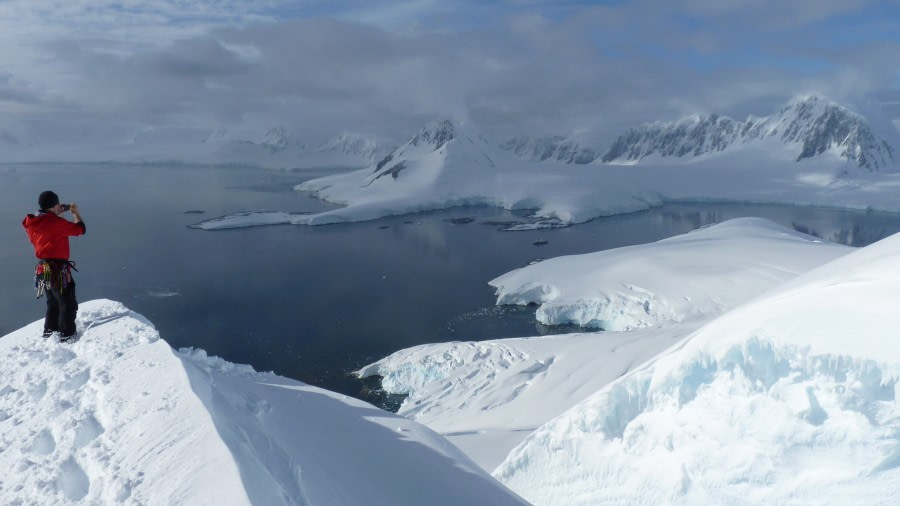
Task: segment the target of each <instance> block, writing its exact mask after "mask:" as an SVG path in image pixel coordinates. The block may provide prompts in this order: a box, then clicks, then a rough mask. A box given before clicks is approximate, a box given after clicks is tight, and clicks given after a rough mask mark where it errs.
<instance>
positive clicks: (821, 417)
mask: <svg viewBox="0 0 900 506" xmlns="http://www.w3.org/2000/svg"><path fill="white" fill-rule="evenodd" d="M898 247H900V237H897V236H894V237H891V238H888V239H885V240H883V241H881V242H879V243H876V244H874V245H872V246H869V247H867V248H864V249H862V250H859V251H856V252H854V253H851V254H849V255H846V256H844V257H841V258H839V259H837V260H835V261H833V262H830V263H828V264H825V265H823V266H822V267H820V268H818V269H814V270H812V271H810V272H809V273H806V274H804V275H801V276H799V277H798V278H796V279H794V280H793V281H790V282H787V283H785V284H784V285H782V286H780V287H778V288H776V289H774V290H772V291H771V292H769V293H768V294H766V295H765V296H762V297H760V298H758V299H756V300H754V301H752V302H750V303H748V304H746V305H743V306H741V307H739V308H737V309H735V310H733V311H731V312H729V313H726V314H725V315H723V316H721V317H719V318H717V319H716V320H714V321H712V322H711V323H709V324H707V325H705V326H703V327H702V328H700V329H699V330H697V331H696V332H695V333H693V334H692V335H691V336H689V337H688V338H687V339H685V340H684V341H682V342H681V343H680V344H679V345H678V346H675V347H673V348H672V349H671V350H670V351H668V352H666V353H664V354H662V355H660V356H659V357H658V358H656V359H655V360H653V361H651V362H650V363H648V364H646V365H644V366H642V367H641V368H640V369H638V370H635V371H633V372H631V373H629V374H628V375H626V376H624V377H623V378H621V379H619V380H617V381H615V382H613V383H612V384H610V385H608V386H606V387H605V388H603V389H602V390H600V391H599V392H598V393H596V394H595V395H593V396H592V397H590V398H589V399H587V400H585V401H584V402H582V403H580V404H578V405H577V406H575V407H573V408H572V409H571V410H569V411H568V412H566V413H564V414H563V415H561V416H559V417H558V418H556V419H554V420H552V421H550V422H549V423H547V424H546V425H544V426H543V427H541V428H540V429H538V430H536V431H535V432H534V433H533V434H532V435H531V436H529V437H528V438H527V439H526V440H525V441H524V442H523V443H522V444H521V445H520V446H519V447H517V448H516V449H515V450H513V451H512V452H511V453H510V455H509V456H508V458H507V460H506V461H505V462H504V463H503V464H502V465H501V466H500V467H499V468H498V469H497V470H496V471H495V473H494V475H495V476H497V477H498V479H500V480H501V481H503V482H504V483H506V484H507V485H509V486H510V487H511V488H513V489H514V490H516V491H517V492H519V493H520V494H521V495H522V496H523V497H525V498H526V499H528V500H529V501H530V502H533V503H535V504H559V503H566V504H589V503H591V504H596V503H598V502H600V503H602V502H617V503H640V502H650V503H673V504H698V503H703V504H706V503H713V504H758V503H767V504H771V503H799V504H848V503H861V502H862V503H866V504H892V503H894V502H896V497H898V496H900V459H898V457H897V455H898V454H900V453H898V450H897V449H898V448H900V439H898V434H900V417H898V406H897V393H898V392H897V379H898V377H900V375H898V373H900V352H898V351H897V347H896V346H895V345H894V344H895V343H894V341H895V340H896V338H897V336H898V335H900V334H898V332H897V330H896V329H897V328H898V323H900V321H898V319H900V316H897V312H896V311H892V310H890V309H889V307H891V306H894V305H895V304H896V301H897V288H898V286H900V285H898V281H897V280H898V279H900V255H898V253H897V251H898Z"/></svg>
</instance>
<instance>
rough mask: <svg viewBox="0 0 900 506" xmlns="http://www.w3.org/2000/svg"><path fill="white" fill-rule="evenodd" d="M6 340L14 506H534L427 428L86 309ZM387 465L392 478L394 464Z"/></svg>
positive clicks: (3, 448) (111, 309)
mask: <svg viewBox="0 0 900 506" xmlns="http://www.w3.org/2000/svg"><path fill="white" fill-rule="evenodd" d="M42 323H43V321H38V322H35V323H33V324H31V325H28V326H26V327H24V328H23V329H21V330H18V331H16V332H13V333H11V334H9V335H7V336H4V337H3V338H0V468H2V469H3V470H4V472H3V473H0V498H2V501H0V502H3V503H4V504H210V505H213V504H215V505H220V504H229V505H236V504H265V505H276V504H385V505H387V504H391V505H395V504H396V505H399V504H446V505H455V504H479V503H484V504H522V501H521V500H520V499H519V498H518V497H516V496H515V495H514V494H512V493H511V492H509V491H508V490H507V489H505V488H504V487H503V486H502V485H500V484H499V483H498V482H497V481H496V480H494V479H493V478H491V477H490V476H489V475H487V474H486V473H485V472H483V471H481V470H480V469H479V468H478V467H477V466H476V465H475V464H474V463H473V462H471V461H470V460H469V459H468V458H467V457H465V456H464V455H463V454H461V453H460V452H459V450H457V449H456V448H455V447H454V446H453V445H451V444H450V443H448V442H447V441H446V440H444V439H443V438H441V437H440V436H438V435H437V434H435V433H433V432H432V431H430V430H429V429H426V428H425V427H423V426H421V425H419V424H416V423H414V422H411V421H409V420H407V419H404V418H401V417H399V416H396V415H393V414H391V413H387V412H384V411H382V410H380V409H377V408H375V407H373V406H370V405H368V404H366V403H364V402H361V401H357V400H355V399H348V398H347V397H345V396H341V395H338V394H334V393H331V392H328V391H325V390H322V389H319V388H314V387H310V386H308V385H305V384H302V383H300V382H297V381H293V380H289V379H286V378H282V377H279V376H276V375H274V374H272V373H257V372H255V371H253V369H252V368H250V367H249V366H242V365H235V364H231V363H228V362H225V361H223V360H221V359H218V358H212V357H207V355H206V353H205V352H203V351H202V350H182V351H179V352H176V351H174V350H172V349H171V348H170V347H169V345H168V344H166V343H165V341H163V340H162V339H160V338H159V335H158V333H157V332H156V330H155V329H154V328H153V326H152V325H151V324H150V322H148V321H147V320H146V319H144V318H143V317H141V316H140V315H138V314H136V313H133V312H131V311H129V310H128V309H127V308H126V307H125V306H123V305H122V304H120V303H117V302H112V301H108V300H96V301H89V302H86V303H83V304H81V308H80V311H79V316H78V328H79V334H80V335H81V337H80V339H79V340H78V342H76V343H74V344H59V343H56V342H54V340H52V339H51V340H44V339H42V338H41V337H39V336H40V332H41V328H42ZM386 462H387V463H389V465H385V463H386Z"/></svg>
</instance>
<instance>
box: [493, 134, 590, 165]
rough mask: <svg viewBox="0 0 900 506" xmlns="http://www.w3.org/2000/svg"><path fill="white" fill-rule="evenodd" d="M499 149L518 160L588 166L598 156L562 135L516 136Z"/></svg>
mask: <svg viewBox="0 0 900 506" xmlns="http://www.w3.org/2000/svg"><path fill="white" fill-rule="evenodd" d="M500 147H501V148H503V149H505V150H507V151H509V152H510V153H512V154H513V155H514V156H515V157H516V158H518V159H520V160H533V161H538V162H546V161H550V162H560V163H577V164H588V163H591V162H593V161H594V160H596V159H597V158H598V157H599V156H600V153H598V152H597V151H595V150H593V149H591V148H587V147H583V146H581V145H580V144H579V143H578V141H576V140H574V139H572V138H571V137H565V136H562V135H551V136H545V137H527V136H518V137H513V138H512V139H509V140H507V141H504V142H502V143H500Z"/></svg>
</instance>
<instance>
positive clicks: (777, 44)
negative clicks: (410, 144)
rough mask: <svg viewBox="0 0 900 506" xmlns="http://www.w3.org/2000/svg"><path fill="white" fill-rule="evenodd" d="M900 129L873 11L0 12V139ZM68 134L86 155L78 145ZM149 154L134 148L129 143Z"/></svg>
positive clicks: (802, 4)
mask: <svg viewBox="0 0 900 506" xmlns="http://www.w3.org/2000/svg"><path fill="white" fill-rule="evenodd" d="M809 93H818V94H822V95H825V96H827V97H829V98H831V99H833V100H835V101H858V100H863V99H865V100H874V101H877V102H879V103H881V104H883V105H884V106H885V107H886V110H887V111H888V112H889V113H890V115H891V117H893V118H895V119H896V118H900V5H898V3H897V2H895V1H887V0H885V1H870V0H634V1H622V0H618V1H617V0H610V1H556V2H553V1H542V0H486V1H474V0H408V1H400V0H398V1H378V0H351V1H327V0H297V1H287V0H152V1H151V0H0V129H5V130H6V131H7V132H9V133H10V134H12V135H14V136H16V137H17V138H19V139H22V140H25V141H27V140H31V139H53V140H57V139H60V140H66V139H68V140H71V139H78V138H84V139H98V138H102V139H105V140H108V141H110V142H128V141H129V140H130V139H134V138H152V137H153V136H154V135H156V136H157V137H158V138H160V139H164V138H165V137H166V135H175V136H176V137H177V138H179V139H181V140H183V139H193V138H195V137H198V136H202V135H204V132H205V133H208V132H210V131H213V130H223V129H228V130H231V131H254V130H265V129H268V128H271V127H274V126H285V127H287V128H289V129H291V130H292V131H293V132H294V133H295V135H297V136H298V137H301V138H303V139H305V140H307V141H308V142H318V141H321V140H324V139H326V138H328V137H331V136H333V135H334V134H336V133H339V132H340V131H342V130H350V131H355V132H362V133H371V134H378V135H381V136H384V137H387V138H389V139H404V138H406V137H408V136H409V135H411V134H412V133H414V132H415V130H416V129H418V128H419V127H420V126H421V125H422V124H424V123H425V122H427V121H429V120H432V119H435V118H438V117H451V118H460V119H463V118H465V119H469V120H471V121H473V122H475V123H476V124H477V125H479V126H480V127H481V128H482V129H483V130H484V132H485V133H486V134H487V135H488V136H489V137H493V138H495V139H503V138H506V137H508V136H512V135H516V134H532V135H542V134H550V133H554V134H572V133H577V134H579V135H582V136H589V137H591V138H592V139H595V140H596V142H597V143H598V144H600V145H602V144H603V143H608V142H609V140H611V137H612V136H614V135H615V134H616V133H618V132H619V131H620V130H621V129H622V128H625V127H627V126H632V125H635V124H637V123H641V122H643V121H651V120H656V119H662V120H673V119H677V118H679V117H681V116H684V115H687V114H694V113H700V114H704V113H713V112H714V113H719V114H725V115H730V116H732V117H735V118H738V119H743V118H744V117H746V116H747V115H749V114H755V115H760V116H761V115H768V114H770V113H772V112H774V110H775V109H776V108H777V107H778V106H780V105H781V104H783V103H784V102H786V101H788V100H790V99H791V98H792V97H795V96H797V95H803V94H809ZM79 136H80V137H79ZM141 136H143V137H141Z"/></svg>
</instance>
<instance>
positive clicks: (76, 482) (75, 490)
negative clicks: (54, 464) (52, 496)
mask: <svg viewBox="0 0 900 506" xmlns="http://www.w3.org/2000/svg"><path fill="white" fill-rule="evenodd" d="M59 471H60V474H59V476H58V477H57V478H56V482H55V485H56V490H58V491H60V492H62V493H63V494H65V496H66V497H67V498H69V499H70V500H72V501H80V500H81V499H83V498H84V497H85V496H86V495H87V494H88V491H89V490H90V488H91V480H90V479H89V478H88V475H87V474H85V472H84V469H82V468H81V466H80V465H78V462H76V461H75V459H72V458H70V459H69V460H67V461H65V462H63V463H62V465H60V469H59Z"/></svg>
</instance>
